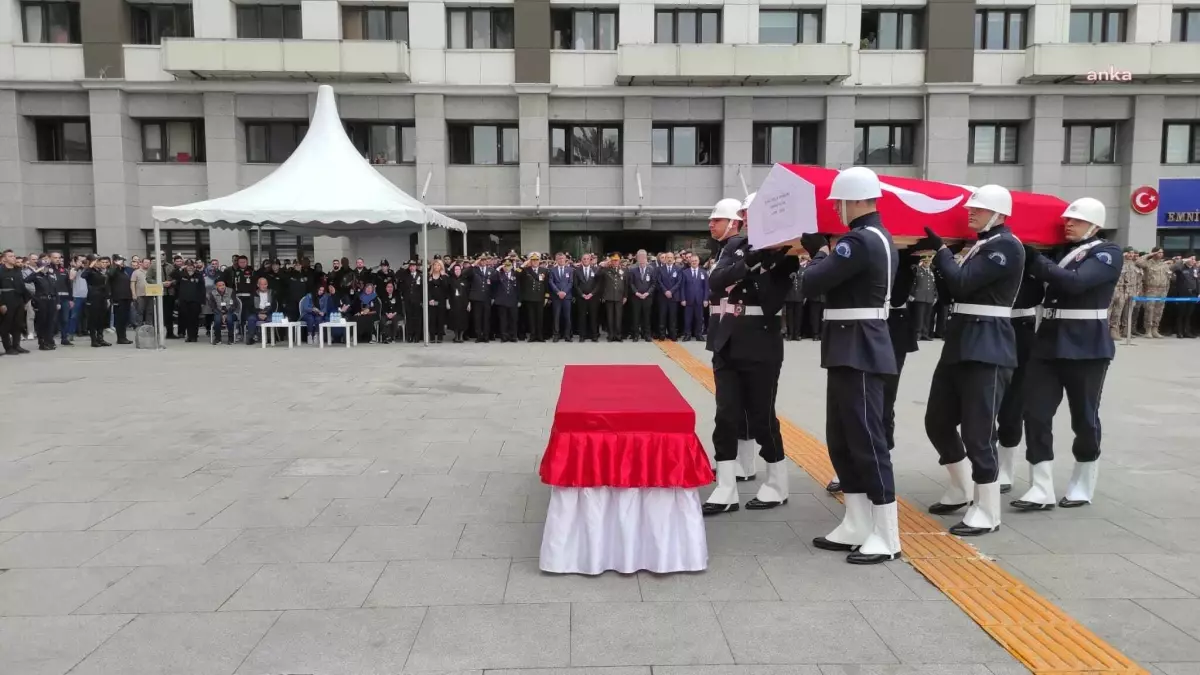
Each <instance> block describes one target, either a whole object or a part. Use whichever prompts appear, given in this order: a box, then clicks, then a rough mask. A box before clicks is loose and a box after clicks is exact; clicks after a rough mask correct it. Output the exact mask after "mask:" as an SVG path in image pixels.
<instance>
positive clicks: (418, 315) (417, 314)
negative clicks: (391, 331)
mask: <svg viewBox="0 0 1200 675" xmlns="http://www.w3.org/2000/svg"><path fill="white" fill-rule="evenodd" d="M423 276H424V275H423V274H422V273H421V272H413V271H408V272H404V273H403V274H401V275H400V277H399V279H398V281H399V283H400V298H401V299H402V301H403V302H404V341H405V342H421V341H423V340H424V339H425V332H424V330H423V327H422V325H423V324H422V322H423V321H424V320H425V312H424V307H423V305H424V304H425V288H424V283H425V282H424V280H423V279H422V277H423ZM345 278H346V277H345V276H343V277H342V279H343V282H344V280H345Z"/></svg>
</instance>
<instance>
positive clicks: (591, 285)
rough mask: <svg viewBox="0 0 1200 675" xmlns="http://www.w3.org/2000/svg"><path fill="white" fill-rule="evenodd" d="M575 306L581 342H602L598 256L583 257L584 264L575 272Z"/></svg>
mask: <svg viewBox="0 0 1200 675" xmlns="http://www.w3.org/2000/svg"><path fill="white" fill-rule="evenodd" d="M572 286H573V288H574V289H575V306H576V307H577V308H578V311H579V322H578V323H579V340H580V341H581V342H582V341H583V340H591V341H592V342H599V341H600V326H599V322H600V290H601V286H600V269H599V268H597V267H596V256H595V255H594V254H591V253H585V254H584V255H583V264H582V265H580V266H579V269H577V270H575V282H574V284H572Z"/></svg>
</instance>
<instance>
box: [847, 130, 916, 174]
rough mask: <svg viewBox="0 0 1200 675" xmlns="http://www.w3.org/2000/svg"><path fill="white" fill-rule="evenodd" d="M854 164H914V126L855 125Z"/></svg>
mask: <svg viewBox="0 0 1200 675" xmlns="http://www.w3.org/2000/svg"><path fill="white" fill-rule="evenodd" d="M854 157H855V160H854V163H855V164H859V165H874V166H889V165H892V166H897V165H901V166H902V165H908V164H912V163H913V125H911V124H856V125H854Z"/></svg>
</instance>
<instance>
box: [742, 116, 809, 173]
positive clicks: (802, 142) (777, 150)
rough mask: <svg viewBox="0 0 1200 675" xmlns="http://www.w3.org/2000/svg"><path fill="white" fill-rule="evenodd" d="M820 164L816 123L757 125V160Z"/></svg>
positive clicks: (755, 161) (755, 158) (768, 163)
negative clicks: (818, 162)
mask: <svg viewBox="0 0 1200 675" xmlns="http://www.w3.org/2000/svg"><path fill="white" fill-rule="evenodd" d="M780 162H782V163H784V164H816V163H817V125H816V124H755V125H754V163H755V164H760V165H770V164H778V163H780Z"/></svg>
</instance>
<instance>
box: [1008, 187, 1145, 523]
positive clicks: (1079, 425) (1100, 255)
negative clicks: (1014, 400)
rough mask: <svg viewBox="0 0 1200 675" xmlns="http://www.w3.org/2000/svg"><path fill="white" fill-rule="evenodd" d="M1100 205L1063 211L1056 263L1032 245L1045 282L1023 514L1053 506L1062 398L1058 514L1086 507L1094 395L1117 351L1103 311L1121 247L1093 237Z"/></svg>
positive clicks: (1091, 477)
mask: <svg viewBox="0 0 1200 675" xmlns="http://www.w3.org/2000/svg"><path fill="white" fill-rule="evenodd" d="M1104 216H1105V210H1104V205H1103V204H1101V203H1100V201H1099V200H1096V199H1092V198H1091V197H1083V198H1081V199H1076V200H1075V201H1073V202H1071V205H1070V206H1068V207H1067V210H1066V211H1064V212H1063V218H1065V219H1066V223H1065V227H1066V234H1067V241H1068V242H1069V244H1071V245H1072V246H1071V248H1070V250H1069V251H1068V253H1067V255H1066V256H1065V257H1063V259H1062V260H1060V261H1059V262H1058V263H1057V264H1055V263H1053V262H1051V261H1050V260H1048V259H1047V258H1045V257H1044V256H1043V255H1042V254H1041V253H1039V252H1038V251H1037V250H1036V249H1034V248H1032V247H1026V249H1025V254H1026V255H1027V256H1029V257H1030V259H1031V262H1030V266H1029V272H1030V274H1032V275H1033V277H1034V278H1035V279H1037V280H1038V281H1041V282H1044V283H1045V284H1046V298H1045V302H1044V305H1045V307H1044V309H1043V310H1042V325H1041V326H1040V327H1039V328H1038V332H1037V342H1035V343H1034V346H1033V358H1032V359H1031V360H1030V362H1029V374H1028V375H1027V377H1028V379H1027V380H1026V382H1025V386H1026V389H1025V396H1026V404H1027V405H1026V407H1025V435H1026V438H1025V444H1026V447H1027V451H1026V454H1025V456H1026V458H1027V459H1028V460H1029V482H1030V488H1029V490H1028V491H1027V492H1026V493H1025V494H1024V495H1022V496H1021V498H1020V499H1018V500H1016V501H1014V502H1012V505H1013V507H1015V508H1017V509H1019V510H1022V511H1041V510H1046V509H1052V508H1054V472H1053V466H1054V433H1053V423H1054V414H1055V413H1056V412H1057V411H1058V406H1059V404H1061V403H1062V398H1063V393H1064V392H1066V395H1067V407H1068V408H1069V409H1070V411H1071V429H1073V430H1074V432H1075V442H1074V443H1073V444H1072V445H1071V451H1072V452H1073V453H1074V454H1075V469H1074V471H1072V472H1071V482H1070V483H1069V484H1068V485H1067V492H1066V496H1064V497H1063V498H1062V501H1060V502H1059V503H1058V505H1059V506H1061V507H1063V508H1074V507H1078V506H1083V505H1084V504H1090V503H1091V501H1092V498H1093V496H1094V495H1095V491H1096V477H1097V465H1096V462H1097V460H1098V459H1099V457H1100V392H1101V390H1103V389H1104V376H1105V375H1106V374H1107V373H1108V365H1109V363H1110V362H1111V361H1112V358H1113V356H1114V355H1115V353H1116V347H1115V346H1114V345H1113V339H1112V335H1111V333H1110V332H1109V330H1108V305H1109V303H1110V302H1112V296H1113V291H1114V290H1115V289H1116V286H1117V278H1118V277H1120V275H1121V264H1122V259H1121V249H1120V247H1118V246H1117V245H1116V244H1113V243H1110V242H1107V241H1105V240H1103V239H1100V238H1099V237H1097V234H1098V233H1099V232H1100V230H1101V229H1103V228H1104Z"/></svg>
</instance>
